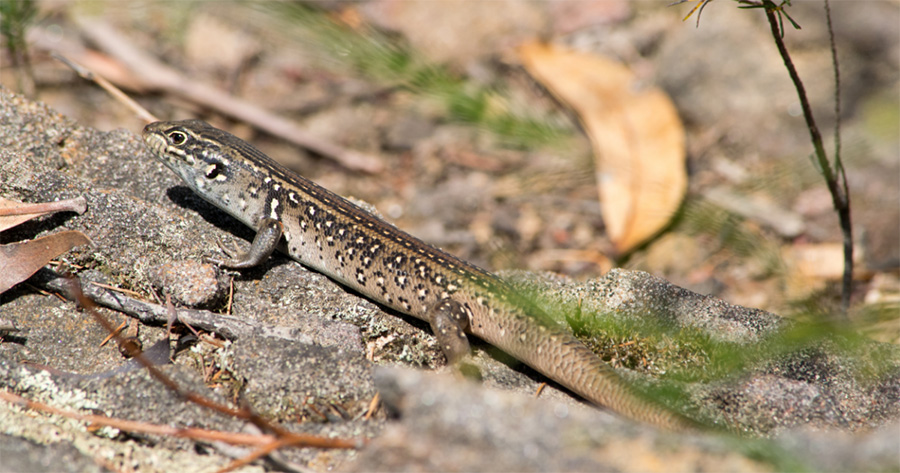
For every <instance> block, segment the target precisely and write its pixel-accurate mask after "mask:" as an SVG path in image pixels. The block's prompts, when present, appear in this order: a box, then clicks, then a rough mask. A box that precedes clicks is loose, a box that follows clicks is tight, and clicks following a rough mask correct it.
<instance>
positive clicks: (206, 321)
mask: <svg viewBox="0 0 900 473" xmlns="http://www.w3.org/2000/svg"><path fill="white" fill-rule="evenodd" d="M38 274H43V275H44V276H45V277H48V278H49V279H46V280H43V281H38V282H37V284H40V285H41V286H43V287H45V288H47V289H49V290H51V291H57V292H60V293H62V294H63V295H64V296H65V297H67V298H69V299H71V300H75V297H74V296H73V295H72V294H70V293H69V292H68V284H67V280H66V278H64V277H61V276H59V275H56V274H54V273H51V272H43V273H38ZM82 290H83V291H84V294H85V295H86V296H87V297H89V298H90V299H92V300H93V301H94V302H95V303H97V304H99V305H102V306H104V307H107V308H110V309H113V310H116V311H119V312H122V313H124V314H127V315H129V316H131V317H135V318H137V319H139V320H140V321H141V322H143V323H145V324H165V323H167V322H168V320H169V317H170V315H169V311H168V309H166V307H165V306H162V305H159V304H153V303H150V302H146V301H142V300H138V299H134V298H132V297H128V296H125V295H123V294H119V293H116V292H114V291H112V290H110V289H105V288H103V287H99V286H95V285H94V284H86V285H84V286H83V288H82ZM176 310H177V318H178V320H179V321H181V322H182V323H185V324H191V325H193V326H194V327H198V328H200V329H202V330H208V331H210V332H216V333H218V334H219V335H222V336H223V337H225V338H227V339H231V340H234V339H236V338H240V337H247V336H251V335H256V336H271V337H278V338H283V339H286V340H296V339H298V336H296V335H292V333H291V330H290V329H288V328H284V329H280V328H278V327H274V328H273V327H265V326H262V325H257V324H254V323H251V322H248V321H246V320H243V319H240V318H237V317H231V316H227V315H223V314H217V313H214V312H210V311H206V310H197V309H184V308H180V309H176Z"/></svg>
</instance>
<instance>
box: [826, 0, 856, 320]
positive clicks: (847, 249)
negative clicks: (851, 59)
mask: <svg viewBox="0 0 900 473" xmlns="http://www.w3.org/2000/svg"><path fill="white" fill-rule="evenodd" d="M825 19H826V20H827V24H828V42H829V43H830V45H831V64H832V66H834V163H835V167H836V168H837V173H838V175H839V176H840V178H841V187H842V188H843V191H844V193H843V197H844V199H843V200H844V202H843V203H844V207H846V216H845V215H841V232H842V233H843V235H844V275H843V278H842V281H841V289H842V292H841V309H842V310H843V311H844V313H845V314H846V313H847V310H848V309H850V291H851V290H852V284H853V225H852V221H851V215H850V190H849V189H848V187H847V171H845V170H844V160H843V159H841V70H840V67H838V56H837V46H836V45H835V43H834V28H833V27H832V24H831V5H830V4H829V2H828V0H825ZM839 211H840V210H839Z"/></svg>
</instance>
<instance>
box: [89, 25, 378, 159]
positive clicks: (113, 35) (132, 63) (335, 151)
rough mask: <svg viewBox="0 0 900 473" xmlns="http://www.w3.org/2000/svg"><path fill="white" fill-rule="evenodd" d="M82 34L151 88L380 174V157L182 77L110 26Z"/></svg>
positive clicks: (97, 26) (93, 27)
mask: <svg viewBox="0 0 900 473" xmlns="http://www.w3.org/2000/svg"><path fill="white" fill-rule="evenodd" d="M75 23H76V24H78V26H79V28H80V29H81V33H82V34H83V35H84V36H86V37H87V38H88V39H90V40H91V41H92V42H93V43H94V44H96V45H97V46H98V47H100V48H101V49H102V50H103V51H105V52H106V53H107V54H109V55H111V56H112V57H114V58H115V59H116V60H118V61H120V62H121V63H123V64H125V65H126V66H127V67H128V68H129V69H130V70H131V72H132V73H133V74H134V76H136V77H138V78H140V80H141V81H143V82H144V83H145V84H146V85H147V86H148V88H154V89H158V90H162V91H165V92H168V93H170V94H172V95H175V96H177V97H179V98H181V99H184V100H187V101H190V102H193V103H196V104H199V105H202V106H203V107H207V108H210V109H212V110H217V111H219V112H220V113H222V114H225V115H228V116H230V117H233V118H236V119H238V120H241V121H244V122H247V123H250V124H252V125H253V126H255V127H257V128H259V129H261V130H263V131H265V132H267V133H269V134H271V135H273V136H277V137H279V138H282V139H284V140H287V141H289V142H291V143H294V144H296V145H298V146H301V147H303V148H306V149H308V150H310V151H313V152H315V153H316V154H319V155H322V156H325V157H328V158H331V159H334V160H335V161H338V162H339V163H341V164H342V165H343V166H345V167H347V168H349V169H354V170H358V171H363V172H368V173H378V172H381V171H382V170H383V169H384V163H382V161H381V160H380V159H378V157H376V156H373V155H368V154H364V153H360V152H357V151H353V150H350V149H346V148H344V147H341V146H339V145H337V144H335V143H332V142H330V141H327V140H323V139H321V138H320V137H318V136H316V135H314V134H312V133H310V132H308V131H306V130H304V129H303V128H300V127H298V126H297V125H295V124H294V123H292V122H291V121H290V120H287V119H285V118H283V117H281V116H279V115H276V114H274V113H272V112H269V111H267V110H264V109H262V108H260V107H258V106H256V105H253V104H251V103H248V102H246V101H243V100H240V99H237V98H234V97H232V96H230V95H228V94H226V93H225V92H222V91H221V90H218V89H215V88H213V87H210V86H208V85H206V84H202V83H200V82H197V81H194V80H191V79H189V78H186V77H184V76H182V75H181V74H180V73H179V72H178V71H176V70H175V69H173V68H171V67H169V66H167V65H165V64H163V63H161V62H159V61H158V60H156V59H155V58H153V57H151V56H150V55H148V54H146V53H144V52H143V51H141V50H139V49H138V48H136V47H134V46H133V45H132V44H131V43H129V42H128V41H127V40H126V39H125V38H124V37H123V36H122V35H121V34H119V33H118V32H117V31H116V30H114V29H113V28H112V27H110V26H109V25H107V24H106V23H103V22H100V21H94V20H87V19H83V18H76V19H75Z"/></svg>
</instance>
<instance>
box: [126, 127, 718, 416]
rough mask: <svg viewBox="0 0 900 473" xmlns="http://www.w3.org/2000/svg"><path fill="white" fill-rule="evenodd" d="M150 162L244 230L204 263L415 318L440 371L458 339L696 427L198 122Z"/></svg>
mask: <svg viewBox="0 0 900 473" xmlns="http://www.w3.org/2000/svg"><path fill="white" fill-rule="evenodd" d="M143 140H144V143H145V144H146V146H147V148H148V149H149V150H150V151H151V153H152V154H153V155H154V156H155V157H156V158H157V159H158V160H160V161H161V162H162V163H163V164H165V166H166V167H168V168H169V169H170V170H172V171H173V172H174V173H175V174H176V175H178V176H179V177H181V179H182V180H183V181H184V183H185V184H186V185H187V186H188V187H189V188H190V189H191V190H193V191H194V192H195V193H196V194H197V195H199V196H200V197H202V198H203V199H205V200H206V201H208V202H210V203H211V204H213V205H214V206H216V207H218V208H219V209H221V210H223V211H225V212H226V213H228V214H230V215H232V216H233V217H235V218H236V219H237V220H239V221H241V222H242V223H243V224H245V225H247V226H249V227H250V228H252V229H254V230H255V231H256V236H255V237H254V239H253V242H252V243H251V245H250V248H249V249H248V250H247V251H246V252H241V251H237V250H236V249H228V248H226V247H224V245H221V244H220V247H222V250H223V253H224V256H222V257H213V258H207V260H208V261H210V262H211V263H214V264H216V265H218V266H220V267H223V268H229V269H244V268H250V267H253V266H255V265H257V264H259V263H261V262H263V261H265V260H266V259H267V258H268V257H269V256H270V255H271V254H272V253H273V252H274V250H275V249H276V248H277V249H280V250H282V251H283V252H285V253H287V254H288V255H289V256H290V257H291V258H293V259H294V260H296V261H298V262H300V263H301V264H303V265H305V266H307V267H308V268H311V269H313V270H315V271H317V272H320V273H322V274H324V275H326V276H328V277H329V278H331V279H333V280H335V281H337V282H339V283H340V284H342V285H344V286H346V287H348V288H350V289H352V290H354V291H356V292H358V293H359V294H361V295H363V296H365V297H367V298H368V299H370V300H372V301H374V302H376V303H378V304H381V305H382V306H386V307H389V308H391V309H394V310H396V311H399V312H401V313H403V314H407V315H410V316H412V317H416V318H418V319H421V320H423V321H425V322H427V323H428V324H430V326H431V329H432V331H433V333H434V336H435V337H436V339H437V341H438V344H439V345H440V347H441V350H442V351H443V353H444V355H445V356H446V358H447V360H448V362H449V363H451V364H453V363H457V362H458V361H459V360H461V359H462V358H463V357H464V356H466V355H467V354H468V353H469V351H470V345H469V342H468V338H467V335H466V334H470V335H474V336H476V337H478V338H480V339H482V340H484V341H486V342H487V343H490V344H492V345H494V346H496V347H497V348H500V349H501V350H503V351H504V352H506V353H508V354H509V355H512V356H513V357H515V358H516V359H518V360H519V361H521V362H523V363H525V364H526V365H528V366H530V367H531V368H533V369H535V370H536V371H538V372H540V373H541V374H543V375H544V376H547V377H548V378H550V379H552V380H554V381H555V382H557V383H559V384H560V385H562V386H564V387H565V388H567V389H569V390H570V391H572V392H574V393H575V394H577V395H579V396H581V397H582V398H584V399H586V400H587V401H589V402H591V403H593V404H595V405H597V406H600V407H603V408H607V409H610V410H612V411H614V412H616V413H618V414H619V415H622V416H625V417H628V418H631V419H633V420H637V421H640V422H645V423H650V424H654V425H657V426H660V427H663V428H667V429H670V430H676V431H696V430H699V429H700V424H699V423H698V422H696V421H694V420H692V419H690V418H688V417H685V416H683V415H681V414H678V413H676V412H674V411H671V410H669V409H666V408H665V407H663V406H662V405H661V404H658V403H656V402H655V401H652V400H650V399H647V398H644V397H642V396H640V395H639V394H638V393H637V392H636V391H635V390H634V389H633V388H632V387H631V386H630V385H629V384H628V383H627V382H626V381H625V380H624V379H622V378H621V377H620V376H619V375H618V373H616V371H615V370H614V369H613V368H612V366H610V365H609V364H607V363H606V362H604V361H603V360H601V359H600V357H598V356H597V355H596V354H595V353H594V352H592V351H591V350H590V349H589V348H588V347H587V346H585V345H584V344H583V343H581V342H580V341H579V340H578V339H576V338H575V337H574V335H572V334H571V333H570V332H569V331H567V330H566V329H564V328H563V327H560V326H559V325H558V324H556V323H554V322H553V321H552V320H551V319H550V318H549V316H547V315H546V314H545V313H543V312H542V311H541V310H540V309H538V308H537V307H535V306H534V305H533V304H524V303H522V298H521V297H518V296H517V295H516V293H515V292H514V291H513V290H512V289H511V288H510V287H509V286H508V284H506V283H504V282H503V281H502V280H501V279H499V278H498V277H497V276H494V275H493V274H491V273H489V272H487V271H485V270H483V269H481V268H479V267H477V266H475V265H473V264H470V263H468V262H465V261H463V260H461V259H459V258H457V257H455V256H452V255H450V254H449V253H446V252H444V251H442V250H440V249H438V248H436V247H434V246H432V245H429V244H427V243H425V242H424V241H422V240H420V239H418V238H416V237H414V236H412V235H410V234H408V233H406V232H403V231H402V230H400V229H398V228H397V227H395V226H393V225H391V224H389V223H387V222H385V221H383V220H381V219H380V218H378V217H376V216H374V215H372V214H371V213H369V212H367V211H365V210H363V209H362V208H360V207H359V206H357V205H356V204H354V203H352V202H350V201H349V200H347V199H345V198H343V197H341V196H339V195H337V194H336V193H333V192H331V191H329V190H327V189H325V188H324V187H321V186H319V185H318V184H316V183H314V182H312V181H311V180H309V179H306V178H304V177H302V176H300V175H298V174H295V173H293V172H292V171H290V170H288V169H287V168H285V167H283V166H282V165H280V164H278V163H277V162H275V161H274V160H273V159H271V158H269V157H268V156H266V155H265V154H264V153H263V152H261V151H259V150H258V149H257V148H255V147H254V146H253V145H251V144H249V143H247V142H245V141H243V140H241V139H239V138H237V137H235V136H234V135H231V134H229V133H227V132H225V131H223V130H220V129H218V128H215V127H213V126H211V125H209V124H207V123H206V122H203V121H201V120H183V121H158V122H154V123H150V124H149V125H147V126H146V127H145V128H144V130H143Z"/></svg>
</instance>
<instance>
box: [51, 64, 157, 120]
mask: <svg viewBox="0 0 900 473" xmlns="http://www.w3.org/2000/svg"><path fill="white" fill-rule="evenodd" d="M50 55H51V56H53V57H54V58H56V59H57V60H59V61H60V62H62V63H63V64H65V65H67V66H69V67H70V68H71V69H72V70H73V71H75V73H76V74H78V75H79V76H81V77H82V78H84V79H87V80H90V81H93V82H94V83H96V84H97V85H99V86H100V87H102V88H103V90H105V91H107V92H108V93H109V95H112V96H113V97H114V98H115V99H116V100H118V101H119V102H122V103H123V104H125V106H126V107H128V108H130V109H131V111H133V112H134V113H135V114H137V116H138V117H140V118H141V119H142V120H144V122H145V123H153V122H158V121H159V118H156V117H155V116H154V115H153V114H152V113H150V112H149V111H147V109H146V108H144V107H142V106H141V105H140V104H139V103H137V102H135V101H134V100H132V99H131V97H129V96H127V95H125V92H122V91H121V90H119V88H118V87H116V86H114V85H112V84H111V83H110V82H109V81H108V80H106V79H104V78H103V77H100V76H99V75H98V74H94V72H93V71H91V70H89V69H87V68H86V67H84V66H82V65H81V64H78V63H77V62H75V61H73V60H71V59H69V58H67V57H65V56H63V55H62V54H60V53H57V52H55V51H54V52H51V53H50Z"/></svg>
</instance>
